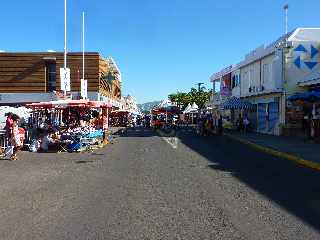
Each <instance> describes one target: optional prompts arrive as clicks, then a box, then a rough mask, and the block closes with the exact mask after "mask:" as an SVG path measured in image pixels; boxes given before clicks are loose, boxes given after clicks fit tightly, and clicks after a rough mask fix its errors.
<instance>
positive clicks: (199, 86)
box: [196, 82, 204, 92]
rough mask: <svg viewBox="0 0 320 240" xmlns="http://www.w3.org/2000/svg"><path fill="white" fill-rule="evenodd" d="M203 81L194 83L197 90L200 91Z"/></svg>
mask: <svg viewBox="0 0 320 240" xmlns="http://www.w3.org/2000/svg"><path fill="white" fill-rule="evenodd" d="M203 84H204V83H201V82H199V83H197V84H196V85H198V92H200V90H201V85H203Z"/></svg>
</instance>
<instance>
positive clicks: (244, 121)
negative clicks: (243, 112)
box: [243, 116, 250, 133]
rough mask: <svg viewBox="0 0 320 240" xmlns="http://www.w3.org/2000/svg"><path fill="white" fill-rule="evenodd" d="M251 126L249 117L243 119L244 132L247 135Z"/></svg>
mask: <svg viewBox="0 0 320 240" xmlns="http://www.w3.org/2000/svg"><path fill="white" fill-rule="evenodd" d="M249 124H250V121H249V119H248V117H247V116H245V117H244V119H243V132H244V133H246V132H247V131H248V128H249Z"/></svg>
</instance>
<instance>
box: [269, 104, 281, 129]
mask: <svg viewBox="0 0 320 240" xmlns="http://www.w3.org/2000/svg"><path fill="white" fill-rule="evenodd" d="M268 108H269V109H268V110H269V124H268V125H269V131H273V129H274V128H275V126H276V125H277V123H278V120H279V103H278V102H272V103H269V106H268Z"/></svg>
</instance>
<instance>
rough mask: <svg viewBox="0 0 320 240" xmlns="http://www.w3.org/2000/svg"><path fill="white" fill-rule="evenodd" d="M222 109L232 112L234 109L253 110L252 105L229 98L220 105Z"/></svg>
mask: <svg viewBox="0 0 320 240" xmlns="http://www.w3.org/2000/svg"><path fill="white" fill-rule="evenodd" d="M222 108H223V109H231V110H234V109H245V110H250V109H253V105H252V104H251V103H250V102H248V101H244V100H242V99H240V98H237V97H231V98H229V99H228V100H227V101H225V102H224V103H223V104H222Z"/></svg>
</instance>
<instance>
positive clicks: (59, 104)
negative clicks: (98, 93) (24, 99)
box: [27, 100, 111, 108]
mask: <svg viewBox="0 0 320 240" xmlns="http://www.w3.org/2000/svg"><path fill="white" fill-rule="evenodd" d="M27 107H29V108H67V107H91V108H103V107H106V108H108V107H109V108H110V107H111V104H108V103H105V102H100V101H88V100H58V101H50V102H39V103H31V104H27Z"/></svg>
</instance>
